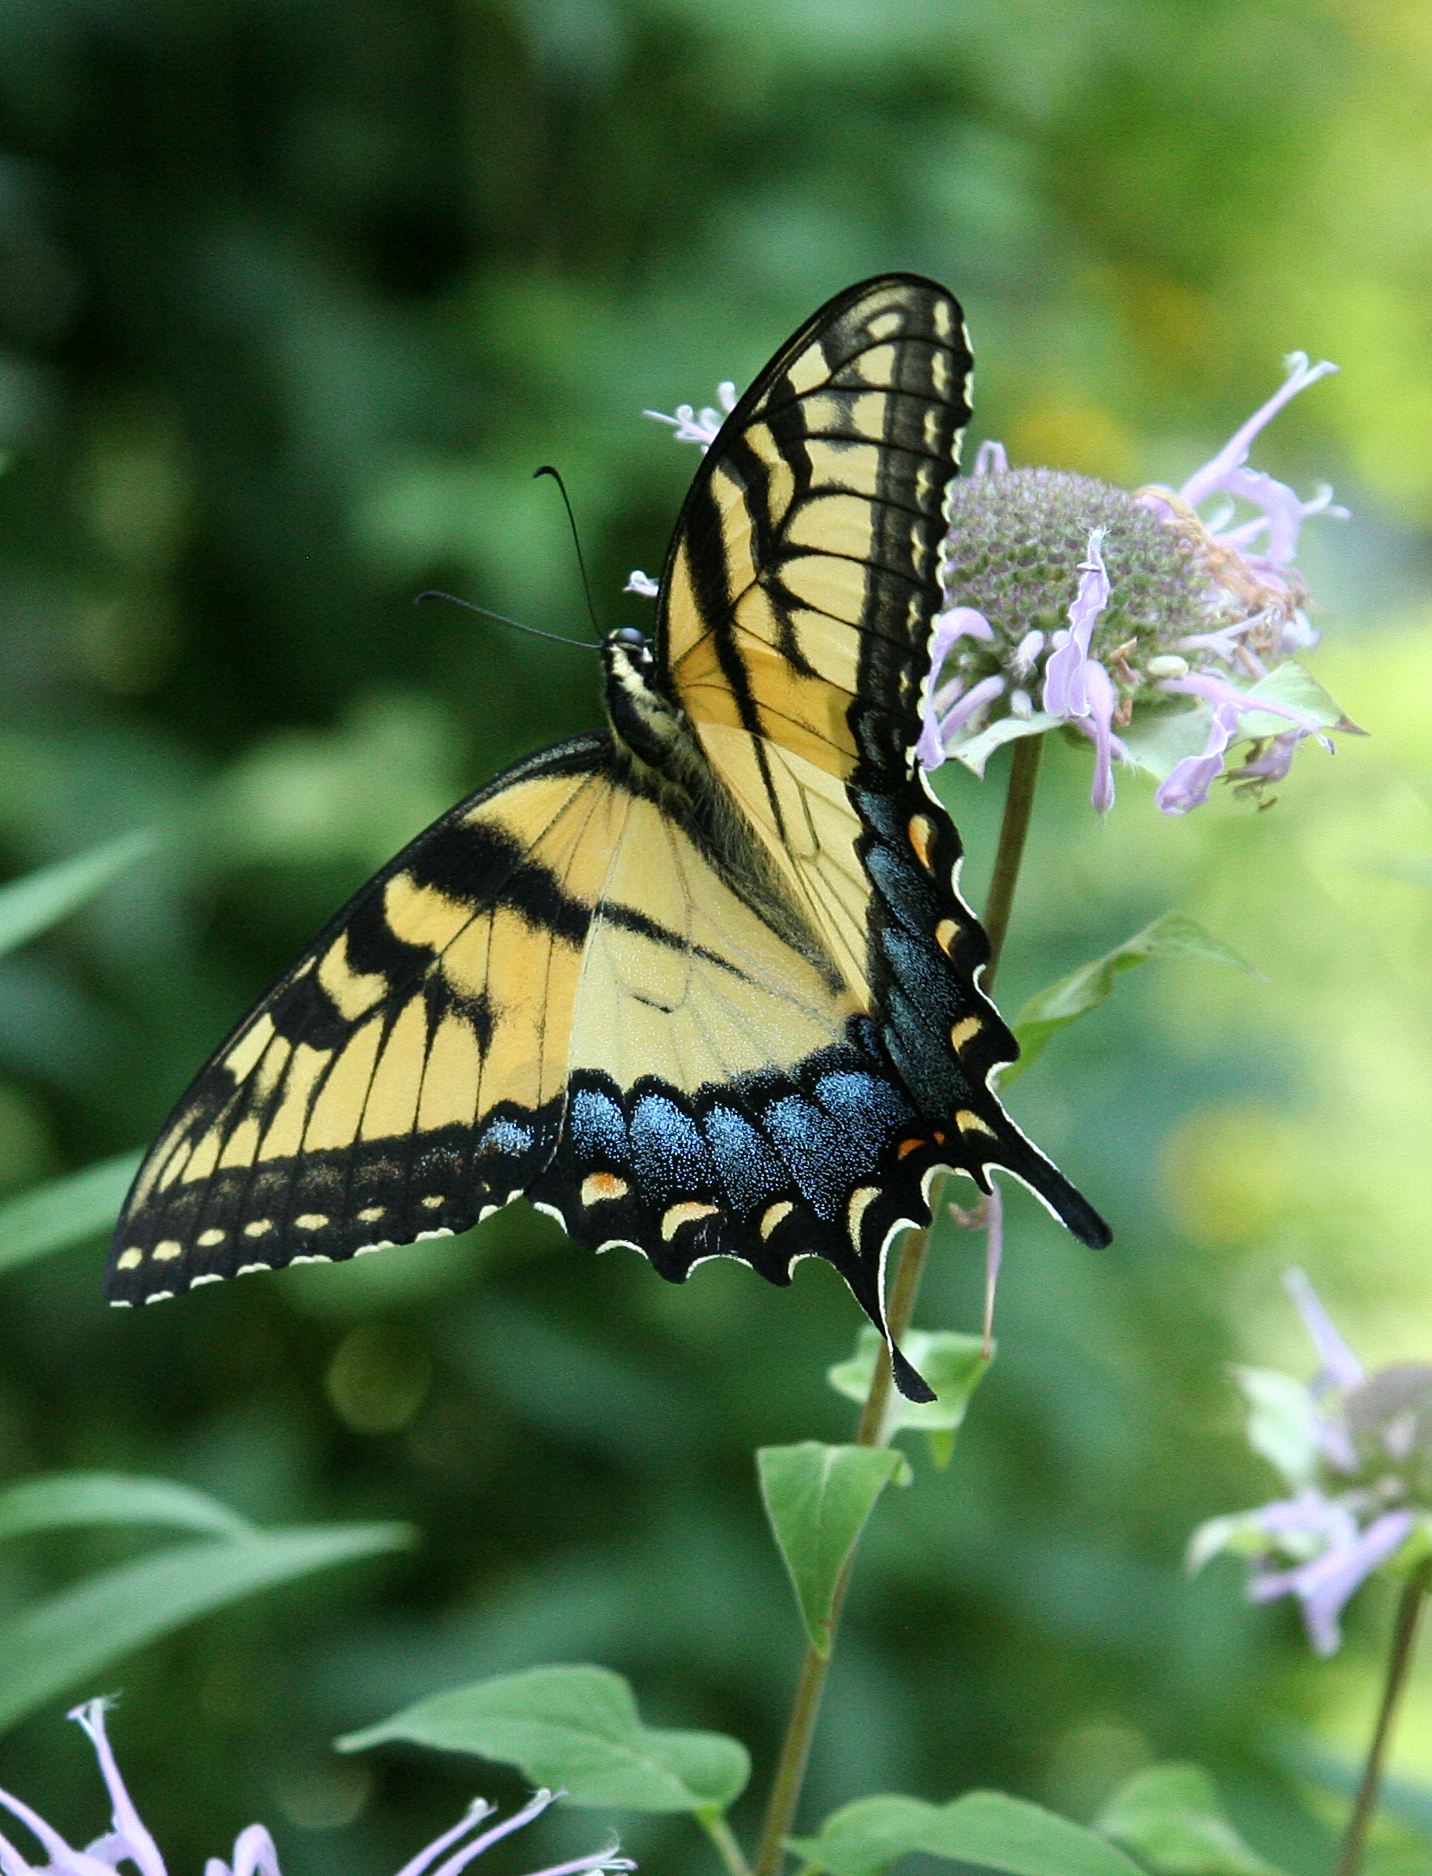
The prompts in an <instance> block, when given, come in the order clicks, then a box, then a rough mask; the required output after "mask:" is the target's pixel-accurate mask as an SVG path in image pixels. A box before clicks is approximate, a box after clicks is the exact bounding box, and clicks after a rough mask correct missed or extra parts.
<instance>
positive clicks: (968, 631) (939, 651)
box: [915, 606, 994, 769]
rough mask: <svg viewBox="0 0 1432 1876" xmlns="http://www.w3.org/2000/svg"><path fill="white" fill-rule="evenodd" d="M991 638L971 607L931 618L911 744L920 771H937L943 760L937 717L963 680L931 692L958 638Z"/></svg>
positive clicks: (991, 631)
mask: <svg viewBox="0 0 1432 1876" xmlns="http://www.w3.org/2000/svg"><path fill="white" fill-rule="evenodd" d="M993 637H994V628H993V626H991V624H990V622H989V620H988V619H986V618H985V616H984V614H983V613H982V612H976V611H975V609H974V607H973V606H951V607H950V609H949V610H948V611H947V612H941V613H937V614H936V615H935V624H934V630H933V632H932V633H931V636H930V693H928V694H927V695H926V698H925V716H924V721H923V723H922V724H921V726H920V740H919V742H918V743H917V744H916V745H915V755H916V757H917V759H918V761H919V763H920V766H921V767H922V768H926V769H937V768H939V766H940V764H941V763H942V762H943V761H944V759H945V745H944V743H943V742H942V741H941V740H940V724H941V718H942V716H943V715H944V713H945V712H946V711H947V710H948V709H949V708H950V705H951V704H952V703H953V702H954V701H955V699H956V698H957V697H958V696H960V694H961V693H962V691H963V690H964V680H963V679H961V678H952V679H951V680H950V682H949V683H948V684H946V685H945V686H944V687H943V688H942V689H941V690H938V691H936V690H935V688H934V686H935V681H936V679H937V678H938V677H939V675H940V672H941V670H942V668H943V666H944V663H945V660H946V659H947V658H948V657H949V655H950V652H951V651H952V650H953V648H954V646H955V645H956V643H957V642H958V641H959V640H960V639H962V638H979V639H992V638H993Z"/></svg>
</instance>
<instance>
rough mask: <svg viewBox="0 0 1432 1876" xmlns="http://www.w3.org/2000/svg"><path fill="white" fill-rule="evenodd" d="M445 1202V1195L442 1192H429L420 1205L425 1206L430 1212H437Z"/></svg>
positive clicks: (420, 1201)
mask: <svg viewBox="0 0 1432 1876" xmlns="http://www.w3.org/2000/svg"><path fill="white" fill-rule="evenodd" d="M444 1202H445V1201H444V1195H443V1194H442V1193H441V1192H428V1193H426V1194H425V1195H424V1196H423V1198H422V1199H420V1200H419V1203H420V1204H422V1205H425V1206H426V1207H427V1208H428V1210H429V1211H430V1212H435V1211H436V1210H437V1208H438V1207H439V1205H441V1204H443V1203H444Z"/></svg>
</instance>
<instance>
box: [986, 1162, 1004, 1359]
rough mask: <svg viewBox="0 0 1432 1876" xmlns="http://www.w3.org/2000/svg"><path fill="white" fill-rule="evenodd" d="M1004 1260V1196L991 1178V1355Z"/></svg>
mask: <svg viewBox="0 0 1432 1876" xmlns="http://www.w3.org/2000/svg"><path fill="white" fill-rule="evenodd" d="M1003 1261H1004V1198H1003V1196H1002V1195H1001V1193H1000V1189H999V1187H998V1186H997V1185H996V1184H995V1182H994V1180H993V1179H991V1180H990V1184H989V1197H988V1198H987V1199H986V1200H985V1308H984V1352H985V1354H986V1356H988V1355H989V1352H990V1349H991V1346H992V1338H993V1334H994V1293H995V1290H996V1289H997V1288H998V1286H999V1267H1000V1265H1001V1264H1002V1263H1003Z"/></svg>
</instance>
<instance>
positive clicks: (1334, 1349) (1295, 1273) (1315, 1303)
mask: <svg viewBox="0 0 1432 1876" xmlns="http://www.w3.org/2000/svg"><path fill="white" fill-rule="evenodd" d="M1283 1287H1284V1288H1285V1289H1286V1290H1287V1292H1288V1294H1289V1296H1291V1297H1292V1299H1293V1305H1294V1307H1295V1308H1296V1310H1297V1312H1298V1314H1299V1315H1300V1316H1301V1317H1302V1319H1303V1327H1304V1328H1305V1329H1306V1330H1307V1332H1308V1334H1309V1336H1310V1337H1311V1338H1312V1343H1313V1347H1314V1348H1315V1349H1316V1350H1317V1351H1318V1355H1319V1358H1320V1359H1321V1361H1322V1364H1323V1366H1322V1372H1321V1373H1320V1374H1319V1375H1318V1377H1317V1380H1315V1381H1314V1383H1313V1385H1314V1387H1316V1386H1317V1385H1318V1383H1319V1382H1322V1383H1323V1385H1324V1387H1327V1386H1331V1387H1340V1388H1354V1387H1361V1386H1362V1384H1363V1382H1364V1381H1365V1380H1366V1379H1367V1373H1366V1370H1365V1369H1364V1368H1363V1365H1362V1363H1361V1362H1360V1361H1359V1360H1358V1358H1357V1356H1356V1355H1354V1354H1353V1352H1352V1350H1351V1349H1350V1348H1349V1347H1348V1345H1347V1343H1346V1342H1344V1340H1343V1339H1342V1337H1341V1336H1340V1335H1339V1334H1338V1332H1337V1330H1336V1329H1335V1328H1334V1327H1333V1324H1332V1318H1331V1317H1330V1316H1329V1315H1328V1312H1327V1311H1326V1310H1325V1309H1324V1308H1323V1305H1322V1300H1321V1298H1320V1297H1319V1296H1318V1293H1317V1291H1316V1290H1315V1289H1314V1288H1313V1286H1312V1284H1311V1283H1310V1282H1309V1281H1308V1278H1307V1275H1306V1273H1305V1272H1304V1271H1301V1270H1299V1269H1298V1268H1297V1267H1296V1266H1294V1268H1293V1269H1291V1270H1288V1271H1285V1272H1284V1274H1283Z"/></svg>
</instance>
